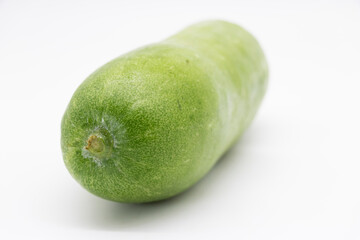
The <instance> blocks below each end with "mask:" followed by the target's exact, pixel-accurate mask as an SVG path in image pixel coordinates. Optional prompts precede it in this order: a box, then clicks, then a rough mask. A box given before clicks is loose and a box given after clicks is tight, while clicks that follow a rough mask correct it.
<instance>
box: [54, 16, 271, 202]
mask: <svg viewBox="0 0 360 240" xmlns="http://www.w3.org/2000/svg"><path fill="white" fill-rule="evenodd" d="M267 75H268V70H267V64H266V60H265V57H264V54H263V52H262V50H261V48H260V46H259V44H258V43H257V41H256V40H255V39H254V38H253V37H252V36H251V35H250V34H249V33H248V32H246V31H245V30H244V29H242V28H241V27H239V26H237V25H235V24H232V23H228V22H224V21H207V22H201V23H198V24H195V25H192V26H190V27H188V28H187V29H185V30H183V31H181V32H180V33H178V34H176V35H174V36H172V37H170V38H168V39H166V40H164V41H162V42H159V43H156V44H152V45H149V46H146V47H143V48H140V49H137V50H135V51H132V52H130V53H127V54H125V55H123V56H120V57H118V58H116V59H114V60H112V61H111V62H109V63H107V64H105V65H104V66H102V67H101V68H99V69H98V70H96V71H95V72H94V73H93V74H91V75H90V76H89V77H88V78H87V79H86V80H85V81H84V82H83V83H82V84H81V85H80V86H79V88H78V89H77V90H76V92H75V93H74V95H73V97H72V99H71V101H70V103H69V105H68V107H67V109H66V112H65V114H64V116H63V119H62V124H61V136H62V137H61V146H62V151H63V157H64V162H65V164H66V167H67V168H68V170H69V172H70V173H71V175H72V176H73V177H74V178H75V179H76V180H77V181H78V182H79V183H80V184H81V185H82V186H83V187H85V188H86V189H87V190H88V191H90V192H92V193H93V194H95V195H98V196H100V197H102V198H105V199H109V200H113V201H119V202H136V203H140V202H151V201H157V200H161V199H165V198H169V197H171V196H174V195H176V194H178V193H180V192H182V191H184V190H185V189H187V188H189V187H190V186H191V185H193V184H194V183H196V182H197V181H198V180H199V179H200V178H202V177H203V176H204V175H205V174H206V173H207V172H208V171H209V170H210V169H211V167H212V166H213V165H214V164H215V163H216V161H217V160H218V159H219V158H220V157H221V155H222V154H224V153H225V152H226V150H228V149H229V148H230V147H231V146H232V145H233V144H234V142H235V141H236V140H237V139H238V137H239V136H240V135H241V134H242V133H243V131H244V130H245V129H246V127H247V126H248V125H249V124H250V122H251V120H252V119H253V117H254V115H255V113H256V111H257V109H258V107H259V105H260V102H261V100H262V98H263V96H264V93H265V90H266V85H267ZM91 137H92V138H91ZM93 138H98V139H100V140H101V141H100V140H99V142H96V144H100V145H101V147H100V148H99V147H98V148H97V149H95V150H93V151H91V147H92V146H95V145H96V144H95V142H91V141H92V140H91V139H93ZM89 145H91V146H90V150H89V148H88V147H89ZM96 146H99V145H96Z"/></svg>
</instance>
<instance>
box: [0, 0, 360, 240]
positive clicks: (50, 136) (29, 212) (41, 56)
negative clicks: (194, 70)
mask: <svg viewBox="0 0 360 240" xmlns="http://www.w3.org/2000/svg"><path fill="white" fill-rule="evenodd" d="M216 18H220V19H225V20H230V21H233V22H236V23H238V24H240V25H242V26H244V27H245V28H247V29H248V30H249V31H250V32H251V33H253V34H254V35H255V36H256V37H257V38H258V40H259V42H260V43H261V45H262V46H263V48H264V50H265V52H266V55H267V57H268V60H269V65H270V75H271V77H270V84H269V89H268V93H267V95H266V98H265V99H264V103H263V105H262V107H261V109H260V111H259V113H258V115H257V117H256V119H255V121H254V122H253V124H252V125H251V127H250V128H249V129H248V131H247V132H246V133H245V135H244V136H243V137H242V139H241V140H240V141H239V142H238V144H236V146H234V148H233V149H232V150H231V151H230V152H229V153H228V154H226V156H225V157H224V158H223V159H221V160H220V162H219V163H218V164H217V165H216V166H215V168H214V169H213V170H212V171H211V172H210V173H209V174H208V175H207V176H206V177H205V178H204V179H203V180H201V181H200V182H199V183H198V184H197V185H195V186H194V187H193V188H191V189H190V190H188V191H187V192H185V193H184V194H181V195H179V196H178V197H175V198H173V199H171V200H168V201H163V202H159V203H151V204H143V205H131V204H130V205H129V204H120V203H114V202H110V201H106V200H103V199H100V198H98V197H95V196H93V195H91V194H90V193H88V192H87V191H85V190H84V189H83V188H82V187H81V186H80V185H79V184H78V183H76V182H75V180H73V179H72V177H71V176H70V175H69V173H68V172H67V170H66V168H65V166H64V164H63V162H62V156H61V150H60V120H61V117H62V114H63V113H64V111H65V108H66V105H67V103H68V102H69V100H70V98H71V95H72V93H73V92H74V91H75V89H76V88H77V86H78V85H79V84H80V83H81V82H82V81H83V80H84V79H85V78H86V77H87V76H88V75H89V74H90V73H91V72H92V71H94V70H95V69H96V68H98V67H99V66H101V65H102V64H104V63H106V62H107V61H109V60H111V59H113V58H115V57H117V56H119V55H120V54H123V53H125V52H127V51H130V50H132V49H134V48H137V47H140V46H142V45H145V44H149V43H152V42H156V41H160V40H162V39H164V38H166V37H168V36H170V35H172V34H174V33H176V32H177V31H179V30H181V29H182V28H184V27H186V26H187V25H190V24H192V23H195V22H197V21H201V20H205V19H216ZM359 105H360V3H359V1H297V2H294V1H265V0H264V1H260V0H256V1H235V0H234V1H230V0H222V1H210V0H206V1H195V0H191V1H188V0H182V1H165V0H164V1H156V0H152V1H140V0H132V1H65V0H63V1H45V0H44V1H35V0H33V1H10V0H8V1H7V0H5V1H4V0H0V129H1V131H0V239H57V238H58V239H104V238H106V239H145V237H146V238H147V239H153V238H154V239H174V238H178V239H189V238H194V239H195V238H198V239H206V238H208V239H210V238H212V239H218V238H220V239H360V150H359V149H360V144H359V143H360V138H359V136H360V113H359V112H360V107H359ZM144 235H145V236H144Z"/></svg>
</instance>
